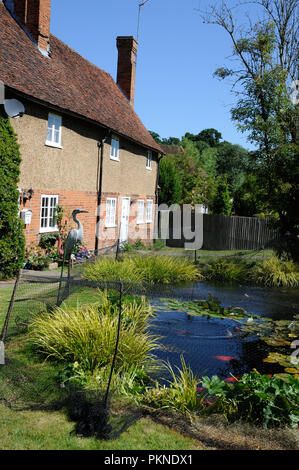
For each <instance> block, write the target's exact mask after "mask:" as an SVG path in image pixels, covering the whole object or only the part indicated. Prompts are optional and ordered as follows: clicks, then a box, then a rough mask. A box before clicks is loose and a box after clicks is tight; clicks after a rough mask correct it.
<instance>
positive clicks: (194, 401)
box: [142, 356, 205, 414]
mask: <svg viewBox="0 0 299 470" xmlns="http://www.w3.org/2000/svg"><path fill="white" fill-rule="evenodd" d="M181 365H182V367H181V368H179V367H176V369H177V371H175V370H174V369H173V368H172V366H171V365H170V363H169V362H168V363H166V365H165V367H166V369H167V370H168V373H169V375H170V376H171V380H169V381H168V383H169V386H168V387H166V386H161V385H159V384H158V383H156V386H155V387H153V388H148V389H147V391H146V393H145V395H144V396H143V398H142V399H143V402H144V403H145V404H147V405H150V406H153V407H154V408H163V409H168V410H176V411H180V412H181V413H184V414H190V413H191V412H198V411H199V410H200V409H201V408H202V401H203V399H204V395H205V394H202V393H199V390H198V383H199V378H198V377H197V376H196V375H195V374H194V373H193V372H192V370H191V368H190V366H189V367H188V366H187V365H186V362H185V360H184V357H183V356H182V357H181Z"/></svg>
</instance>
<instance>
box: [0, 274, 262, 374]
mask: <svg viewBox="0 0 299 470" xmlns="http://www.w3.org/2000/svg"><path fill="white" fill-rule="evenodd" d="M120 288H121V289H122V293H123V295H124V296H128V295H130V296H139V297H140V296H144V297H146V298H147V299H148V301H149V302H150V304H151V306H152V309H153V310H154V313H155V314H154V316H153V317H152V319H151V321H150V324H149V331H150V332H151V333H152V334H154V335H156V336H157V337H159V346H160V347H159V348H158V349H157V350H156V351H155V355H156V356H157V357H158V358H159V359H161V360H162V361H168V362H169V363H170V364H171V366H172V367H174V368H175V367H176V366H177V367H180V366H181V357H182V355H183V357H184V359H185V362H186V363H187V364H188V365H190V367H191V368H192V370H193V371H194V373H196V374H198V375H200V376H201V375H210V376H211V375H213V374H216V375H219V376H221V377H223V378H227V379H228V378H229V377H230V376H231V375H232V374H233V375H234V376H240V375H242V373H244V372H247V371H249V370H252V369H253V368H258V369H259V370H260V371H262V372H263V371H265V372H267V371H268V369H269V365H267V364H265V363H264V362H263V359H264V358H265V357H266V356H267V354H266V351H265V349H264V345H262V344H261V342H260V341H259V339H258V338H257V337H256V336H254V335H245V334H242V333H241V329H240V327H241V324H242V321H240V320H234V319H232V318H223V317H217V316H216V317H213V316H209V315H208V313H207V314H206V315H203V316H202V315H193V314H192V312H191V314H190V311H189V309H188V308H187V307H186V305H188V302H194V303H195V304H196V302H198V301H203V300H207V299H202V298H201V297H200V296H199V293H198V290H197V289H196V286H195V285H189V286H188V285H187V286H186V285H180V286H178V285H170V284H154V283H148V284H146V283H136V282H124V281H122V282H120V281H117V280H111V281H97V282H95V281H88V280H86V279H83V278H82V277H81V274H80V273H78V272H75V273H74V272H72V274H71V276H70V277H69V278H68V277H67V276H63V278H62V279H60V276H59V272H58V271H57V272H55V273H52V274H51V275H47V274H46V273H42V274H35V275H33V274H28V273H26V274H23V275H22V276H21V278H20V280H19V283H18V288H17V291H16V295H15V299H14V304H13V308H12V312H11V317H10V319H9V324H8V328H7V332H6V335H5V341H10V339H12V338H13V337H14V336H16V335H18V334H20V333H22V332H26V331H27V328H28V325H29V323H30V321H31V319H32V317H33V316H34V315H35V314H39V313H41V312H49V311H52V310H53V309H54V308H55V307H57V306H60V305H62V304H63V302H67V303H69V304H70V305H73V306H76V305H78V303H79V304H81V305H84V304H88V303H89V302H96V301H97V292H98V290H100V291H105V290H107V291H109V292H111V291H114V292H116V293H119V291H120ZM12 290H13V288H12V287H11V292H12ZM0 295H1V292H0ZM171 299H172V300H177V301H178V303H177V305H176V306H175V307H174V306H173V304H171V302H169V301H170V300H171ZM5 300H6V301H4V302H2V309H3V310H6V309H7V308H8V306H9V301H10V295H7V297H6V299H5ZM180 302H181V303H180ZM246 321H247V319H246V318H245V320H244V321H243V323H246ZM1 327H2V325H1ZM115 337H116V332H115ZM168 378H169V377H168V376H167V374H166V376H164V377H162V378H161V380H162V381H163V380H164V381H165V380H166V379H168Z"/></svg>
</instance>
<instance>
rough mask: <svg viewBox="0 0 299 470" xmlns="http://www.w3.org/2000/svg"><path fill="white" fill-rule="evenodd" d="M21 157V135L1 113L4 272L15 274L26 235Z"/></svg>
mask: <svg viewBox="0 0 299 470" xmlns="http://www.w3.org/2000/svg"><path fill="white" fill-rule="evenodd" d="M20 163H21V156H20V150H19V145H18V142H17V137H16V135H15V133H14V131H13V129H12V127H11V125H10V122H9V120H8V119H2V118H1V115H0V273H2V276H3V277H4V278H11V277H14V276H15V275H16V274H17V272H18V271H19V269H20V268H21V267H22V264H23V259H24V248H25V238H24V233H23V223H22V221H21V219H20V217H19V216H18V210H19V208H18V199H19V192H18V188H17V184H18V181H19V175H20Z"/></svg>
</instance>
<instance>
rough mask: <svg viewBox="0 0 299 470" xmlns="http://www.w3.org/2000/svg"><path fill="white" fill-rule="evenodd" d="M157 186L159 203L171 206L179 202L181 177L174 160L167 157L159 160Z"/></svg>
mask: <svg viewBox="0 0 299 470" xmlns="http://www.w3.org/2000/svg"><path fill="white" fill-rule="evenodd" d="M159 187H160V189H159V204H167V205H168V206H171V205H172V204H179V203H180V202H181V198H182V182H181V178H180V175H179V172H178V170H177V168H176V166H175V164H174V162H173V161H171V160H170V159H169V158H167V157H164V158H162V160H161V162H160V175H159Z"/></svg>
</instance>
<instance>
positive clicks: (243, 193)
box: [233, 174, 270, 217]
mask: <svg viewBox="0 0 299 470" xmlns="http://www.w3.org/2000/svg"><path fill="white" fill-rule="evenodd" d="M261 193H262V188H260V186H259V184H258V181H257V177H256V176H255V175H253V174H248V175H247V176H246V177H245V180H244V182H243V183H242V185H241V186H240V187H239V188H238V189H237V190H236V191H235V193H234V204H233V205H234V210H235V212H236V214H237V215H239V216H244V217H254V216H256V215H258V214H260V213H262V212H263V213H266V214H267V213H269V211H270V209H269V207H267V206H264V205H263V202H262V201H263V199H264V196H263V195H262V194H261Z"/></svg>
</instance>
